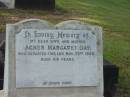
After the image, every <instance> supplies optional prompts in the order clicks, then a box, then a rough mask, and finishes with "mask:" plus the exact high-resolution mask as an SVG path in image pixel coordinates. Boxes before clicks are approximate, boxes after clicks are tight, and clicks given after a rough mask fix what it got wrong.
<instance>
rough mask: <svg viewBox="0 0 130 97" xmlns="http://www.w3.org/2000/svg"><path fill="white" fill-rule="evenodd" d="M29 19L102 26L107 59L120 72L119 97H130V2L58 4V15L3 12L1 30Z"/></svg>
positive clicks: (72, 0)
mask: <svg viewBox="0 0 130 97" xmlns="http://www.w3.org/2000/svg"><path fill="white" fill-rule="evenodd" d="M1 17H4V18H1ZM27 18H40V19H46V20H49V21H51V22H53V23H58V22H60V21H63V20H68V19H77V20H81V21H84V22H87V23H91V24H96V25H99V26H102V27H103V31H104V33H103V40H104V57H105V58H106V59H108V60H109V61H110V62H112V63H114V64H116V65H117V66H119V68H120V75H119V85H118V91H119V92H118V96H117V97H130V0H56V9H55V11H43V10H29V9H28V10H21V9H13V10H9V9H0V29H1V30H3V29H5V24H6V23H12V22H16V21H19V20H21V19H27Z"/></svg>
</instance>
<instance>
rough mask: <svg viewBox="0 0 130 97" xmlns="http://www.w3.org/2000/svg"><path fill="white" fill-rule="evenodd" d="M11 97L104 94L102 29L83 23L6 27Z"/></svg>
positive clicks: (24, 23) (28, 23)
mask: <svg viewBox="0 0 130 97" xmlns="http://www.w3.org/2000/svg"><path fill="white" fill-rule="evenodd" d="M6 35H7V36H6V62H5V63H6V66H5V91H6V93H7V94H8V96H9V97H103V63H102V31H101V28H100V27H97V26H91V25H88V24H84V23H82V22H79V21H75V20H71V21H65V22H62V23H60V24H57V25H56V26H53V25H52V24H50V23H48V22H46V21H43V20H38V19H30V20H25V21H21V22H19V23H16V24H8V25H7V34H6Z"/></svg>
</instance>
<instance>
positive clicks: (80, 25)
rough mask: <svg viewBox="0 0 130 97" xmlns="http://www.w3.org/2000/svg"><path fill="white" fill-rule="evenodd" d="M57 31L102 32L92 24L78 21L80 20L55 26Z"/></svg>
mask: <svg viewBox="0 0 130 97" xmlns="http://www.w3.org/2000/svg"><path fill="white" fill-rule="evenodd" d="M55 27H56V28H57V29H63V30H69V29H70V30H100V29H101V28H100V27H99V26H92V25H90V24H87V23H84V22H81V21H78V20H68V21H64V22H61V23H59V24H57V25H56V26H55Z"/></svg>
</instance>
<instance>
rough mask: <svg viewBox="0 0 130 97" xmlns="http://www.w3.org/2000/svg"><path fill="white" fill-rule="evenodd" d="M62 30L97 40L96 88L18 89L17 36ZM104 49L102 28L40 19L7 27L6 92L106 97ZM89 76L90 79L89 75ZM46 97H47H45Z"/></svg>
mask: <svg viewBox="0 0 130 97" xmlns="http://www.w3.org/2000/svg"><path fill="white" fill-rule="evenodd" d="M30 28H33V29H34V28H35V29H43V30H44V29H61V30H80V29H82V30H92V31H93V33H95V35H96V36H97V56H98V57H97V58H98V59H97V60H98V62H97V63H98V71H99V72H98V75H99V77H98V78H99V83H98V86H97V87H69V88H68V87H65V88H20V89H16V72H15V68H16V67H15V34H17V33H19V32H20V31H21V30H22V29H30ZM102 51H103V46H102V28H101V27H98V26H92V25H89V24H85V23H82V22H80V21H76V20H69V21H64V22H62V23H59V24H57V25H55V26H53V24H51V23H49V22H47V21H45V20H40V19H28V20H23V21H21V22H18V23H15V24H7V27H6V55H5V77H4V90H5V93H6V94H7V95H8V96H9V97H103V52H102ZM86 76H87V75H86ZM43 95H44V96H43Z"/></svg>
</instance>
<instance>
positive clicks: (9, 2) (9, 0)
mask: <svg viewBox="0 0 130 97" xmlns="http://www.w3.org/2000/svg"><path fill="white" fill-rule="evenodd" d="M0 2H2V3H3V4H4V5H6V6H7V7H8V8H14V7H15V0H0Z"/></svg>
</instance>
